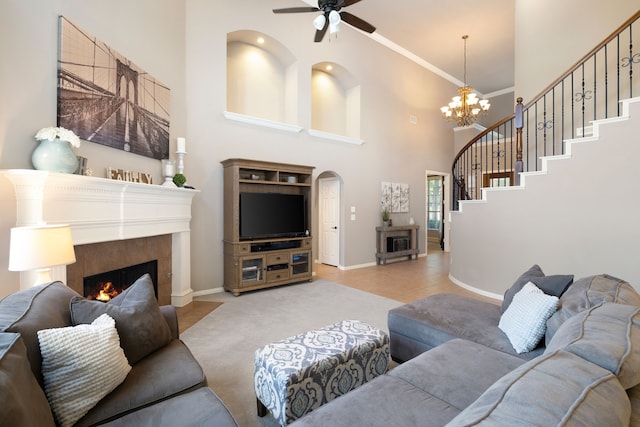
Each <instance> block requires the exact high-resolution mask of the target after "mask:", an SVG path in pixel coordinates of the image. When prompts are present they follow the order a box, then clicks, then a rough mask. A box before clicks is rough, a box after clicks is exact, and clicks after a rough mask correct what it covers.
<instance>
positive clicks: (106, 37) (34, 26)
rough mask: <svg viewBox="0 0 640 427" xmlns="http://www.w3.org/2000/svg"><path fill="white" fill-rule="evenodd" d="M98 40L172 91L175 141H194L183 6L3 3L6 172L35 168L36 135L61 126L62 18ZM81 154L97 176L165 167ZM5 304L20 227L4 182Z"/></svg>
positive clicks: (89, 147)
mask: <svg viewBox="0 0 640 427" xmlns="http://www.w3.org/2000/svg"><path fill="white" fill-rule="evenodd" d="M60 15H62V16H65V17H66V18H68V19H69V20H70V21H71V22H73V23H74V24H76V25H78V26H80V27H81V28H83V29H84V30H86V31H88V32H90V33H92V34H93V35H94V36H96V37H98V38H99V39H101V40H102V41H104V42H105V43H107V44H108V45H109V46H111V47H112V48H114V49H115V50H117V51H118V52H120V53H121V54H122V55H124V56H126V57H127V58H129V59H131V60H132V61H134V62H135V63H136V65H138V66H139V67H141V68H143V69H145V70H146V71H148V72H150V73H151V74H153V75H154V77H156V78H157V79H158V80H160V81H161V82H162V83H164V84H166V85H167V86H169V87H170V88H171V141H172V149H171V151H175V138H176V137H178V136H184V135H185V133H186V103H185V69H184V62H185V51H184V40H185V37H184V1H183V0H136V1H134V2H130V1H111V0H92V1H90V2H87V1H80V0H3V1H2V2H1V3H0V55H1V56H2V61H0V93H2V98H3V101H2V102H1V103H0V169H21V168H31V160H30V158H31V152H32V151H33V149H34V148H35V147H36V141H35V139H34V138H33V135H34V134H35V133H36V131H37V130H38V129H40V128H42V127H45V126H54V125H55V124H56V61H57V52H58V49H57V44H58V16H60ZM76 152H77V153H78V154H80V155H82V156H85V157H87V158H88V159H89V165H88V166H89V167H90V168H91V169H93V170H94V172H95V175H96V176H104V173H105V168H106V167H108V166H113V167H118V168H123V169H129V170H136V171H145V172H151V173H153V175H154V177H153V178H154V182H161V180H160V162H159V161H157V160H153V159H149V158H146V157H141V156H137V155H133V154H127V153H124V152H122V151H118V150H114V149H111V148H107V147H104V146H101V145H98V144H94V143H90V142H85V143H83V144H82V146H81V147H80V148H79V149H77V150H76ZM0 181H1V182H0V199H1V200H2V203H0V212H1V214H2V217H1V219H0V264H1V265H2V266H1V267H0V296H1V295H4V294H8V293H10V292H13V291H16V290H18V289H19V275H18V274H17V273H10V272H8V271H7V266H8V250H9V228H10V227H11V226H13V225H15V199H14V195H13V189H12V187H11V185H10V184H9V183H8V182H7V181H6V180H5V179H4V178H0Z"/></svg>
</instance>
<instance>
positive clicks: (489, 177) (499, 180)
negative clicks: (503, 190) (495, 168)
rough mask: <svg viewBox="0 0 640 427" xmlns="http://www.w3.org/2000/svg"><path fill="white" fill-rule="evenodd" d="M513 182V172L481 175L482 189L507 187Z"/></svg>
mask: <svg viewBox="0 0 640 427" xmlns="http://www.w3.org/2000/svg"><path fill="white" fill-rule="evenodd" d="M512 182H513V171H507V172H493V173H485V174H483V175H482V186H483V187H509V186H510V185H511V183H512Z"/></svg>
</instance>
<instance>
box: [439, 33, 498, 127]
mask: <svg viewBox="0 0 640 427" xmlns="http://www.w3.org/2000/svg"><path fill="white" fill-rule="evenodd" d="M468 38H469V36H468V35H464V36H462V40H464V86H462V87H459V88H458V94H459V95H458V96H454V97H453V98H452V99H451V102H450V103H449V105H445V106H444V107H442V108H440V111H442V117H444V118H445V119H447V120H454V121H455V122H456V123H457V124H458V126H469V125H470V124H472V123H473V122H475V121H476V120H477V118H478V116H479V115H480V114H482V113H486V112H487V111H489V107H491V104H489V101H487V100H486V99H478V95H476V94H475V93H473V88H472V87H471V86H469V85H467V39H468Z"/></svg>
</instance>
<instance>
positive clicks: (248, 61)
mask: <svg viewBox="0 0 640 427" xmlns="http://www.w3.org/2000/svg"><path fill="white" fill-rule="evenodd" d="M297 87H298V71H297V62H296V58H295V57H294V56H293V54H292V53H291V52H290V51H289V50H288V49H287V48H286V47H284V46H283V45H282V44H281V43H280V42H278V41H277V40H275V39H273V38H271V37H269V36H267V35H265V34H263V33H259V32H256V31H252V30H238V31H234V32H231V33H228V34H227V111H228V112H231V113H236V114H240V115H244V116H249V117H255V118H258V119H266V120H269V121H274V122H282V123H290V124H295V123H297V121H298V117H297V112H298V101H297V100H298V93H297Z"/></svg>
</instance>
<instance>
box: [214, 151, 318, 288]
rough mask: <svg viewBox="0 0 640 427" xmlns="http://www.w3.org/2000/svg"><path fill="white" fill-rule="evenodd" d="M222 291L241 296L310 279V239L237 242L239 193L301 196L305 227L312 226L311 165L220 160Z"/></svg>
mask: <svg viewBox="0 0 640 427" xmlns="http://www.w3.org/2000/svg"><path fill="white" fill-rule="evenodd" d="M221 163H222V166H223V168H224V208H223V211H224V288H225V290H227V291H229V292H232V293H233V295H235V296H239V295H240V294H241V293H242V292H247V291H253V290H256V289H262V288H269V287H272V286H280V285H285V284H289V283H294V282H301V281H304V280H308V281H311V279H312V262H311V261H312V247H313V239H312V237H311V234H309V233H304V235H303V236H296V237H286V236H285V237H281V238H280V237H279V238H264V239H262V238H259V239H242V238H241V236H240V220H241V216H240V193H279V194H296V195H303V196H304V203H305V216H306V218H305V224H307V226H309V227H310V224H311V205H310V202H311V185H312V172H313V167H311V166H300V165H291V164H286V163H272V162H263V161H258V160H246V159H228V160H224V161H223V162H221Z"/></svg>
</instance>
